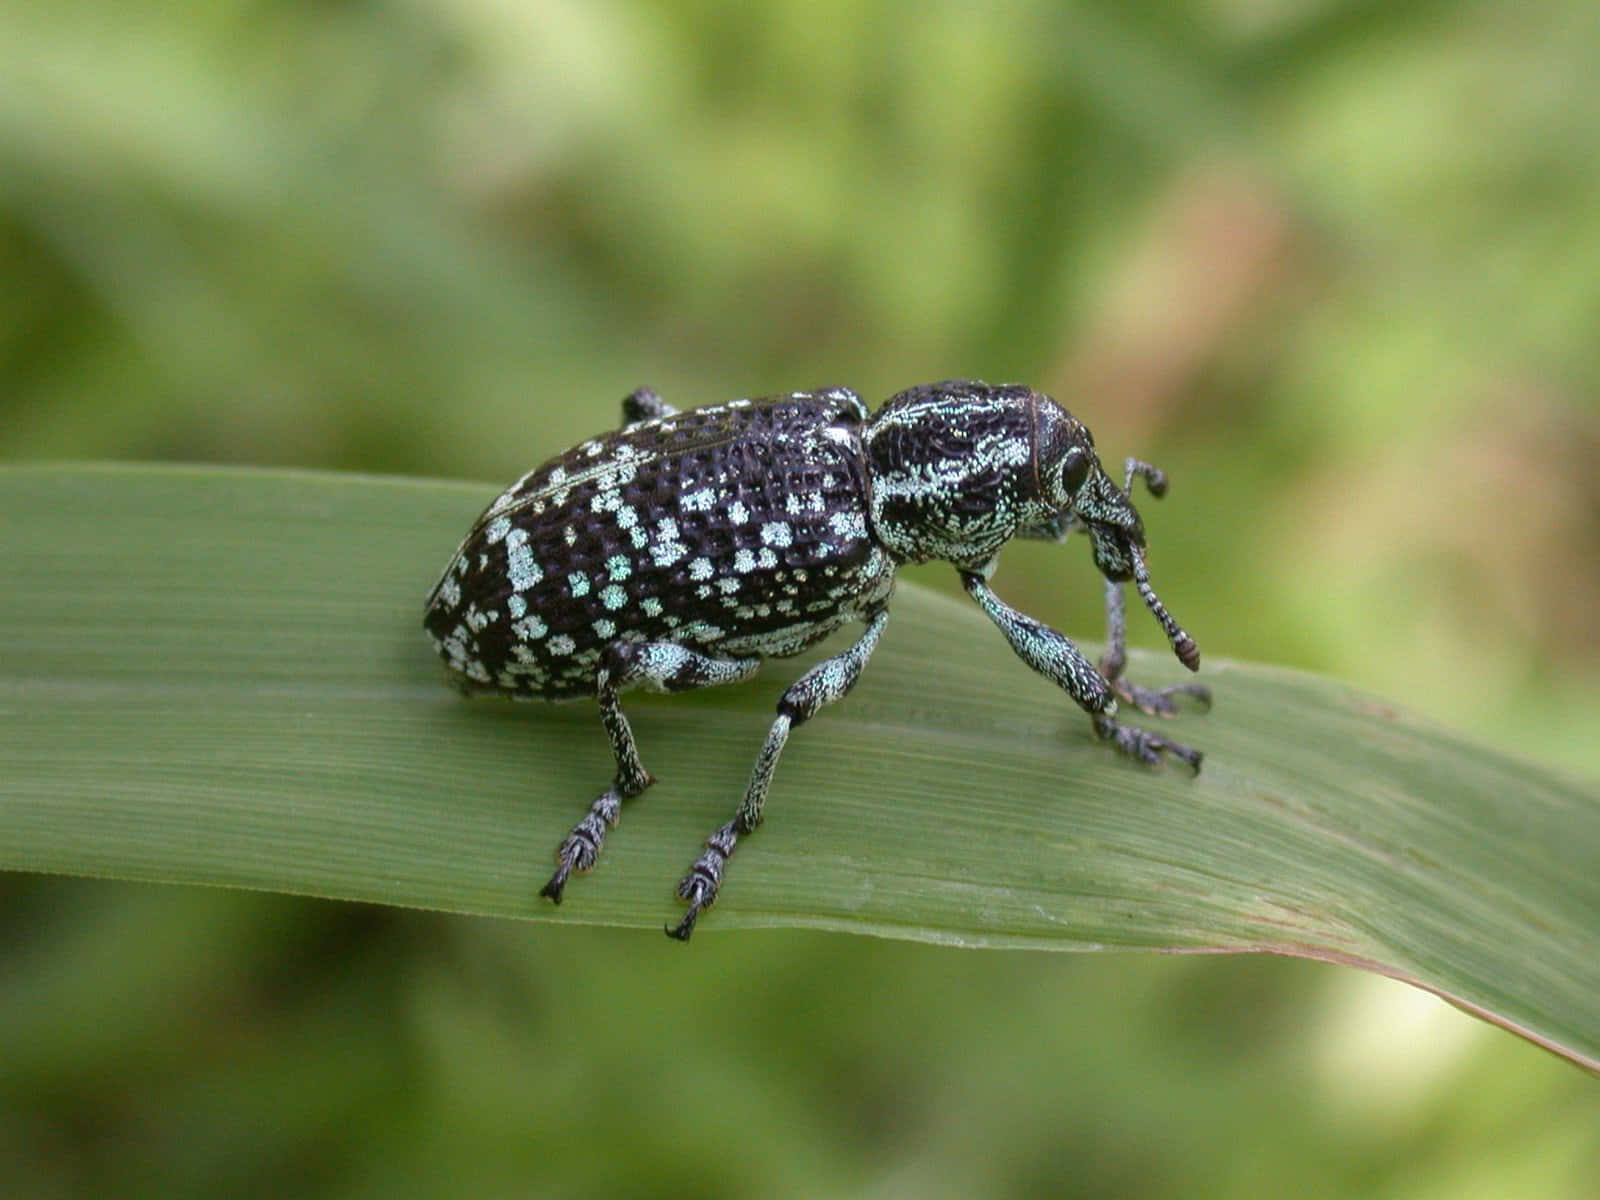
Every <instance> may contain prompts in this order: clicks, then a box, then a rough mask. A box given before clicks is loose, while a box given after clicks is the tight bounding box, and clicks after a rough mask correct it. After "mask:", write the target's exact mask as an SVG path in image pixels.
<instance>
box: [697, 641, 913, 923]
mask: <svg viewBox="0 0 1600 1200" xmlns="http://www.w3.org/2000/svg"><path fill="white" fill-rule="evenodd" d="M888 620H889V614H888V613H887V612H879V613H878V614H877V615H876V616H874V617H873V618H872V620H871V621H870V622H869V623H868V625H867V629H866V632H865V633H863V634H862V635H861V637H860V639H859V640H857V642H856V644H855V645H853V646H851V647H850V648H849V649H848V650H846V651H844V652H843V653H842V654H836V655H834V656H833V657H832V658H828V659H824V660H823V661H822V662H819V663H818V664H817V665H816V666H814V667H812V668H811V669H810V670H809V671H807V672H806V673H805V674H804V675H802V676H800V678H799V679H797V680H795V681H794V683H792V684H790V685H789V688H788V690H787V691H785V692H784V693H783V695H782V696H781V697H780V698H779V700H778V716H777V719H776V720H774V721H773V722H772V728H771V729H770V730H768V732H767V740H766V742H765V743H764V744H763V745H762V747H761V753H760V754H758V755H757V756H756V765H755V768H754V770H752V771H751V772H750V783H749V786H748V787H747V788H746V789H745V793H744V799H743V800H742V801H741V802H740V804H739V811H738V812H736V813H735V814H734V816H733V820H731V821H729V822H728V823H727V824H726V825H723V826H722V827H721V828H719V829H718V830H717V831H716V832H715V833H713V834H712V835H711V836H710V837H708V838H707V839H706V849H705V853H703V854H702V855H700V857H699V858H697V859H695V860H694V863H693V864H692V865H691V866H690V867H689V873H688V874H687V875H685V876H684V877H683V880H682V882H680V883H679V884H678V896H679V898H680V899H682V900H684V901H685V902H686V903H687V904H688V905H689V911H688V912H687V913H685V914H684V916H683V920H681V921H679V922H678V923H677V924H676V925H669V926H668V927H667V934H668V936H670V937H675V938H677V939H678V940H679V941H680V942H686V941H688V940H689V935H690V934H692V933H693V932H694V923H695V921H696V920H697V919H698V918H699V916H700V914H701V913H702V912H703V911H704V910H705V909H707V908H710V907H711V905H712V904H713V903H714V902H715V901H716V898H717V892H718V891H719V890H720V889H721V887H722V872H723V869H724V868H725V867H726V866H727V863H728V859H729V857H730V856H731V855H732V854H733V851H734V847H735V846H737V845H738V842H739V837H740V835H741V834H746V833H749V832H750V831H751V830H753V829H754V828H755V827H756V826H757V825H759V824H761V810H762V807H763V806H764V805H765V804H766V801H767V789H768V788H769V787H770V786H771V785H772V772H773V770H774V769H775V768H776V767H777V765H778V756H779V755H781V754H782V753H783V747H784V744H785V743H786V742H787V741H788V740H789V731H790V730H791V729H792V728H794V727H795V726H796V725H800V724H803V723H805V722H806V721H809V720H810V719H811V718H812V717H813V716H815V715H816V713H817V710H818V709H820V708H821V707H822V706H823V705H825V704H832V703H833V702H834V701H835V700H838V699H840V698H841V697H842V696H843V695H844V694H845V693H846V692H848V691H849V690H850V689H851V688H853V687H855V685H856V680H858V679H860V678H861V671H862V668H864V667H865V666H866V665H867V659H869V658H871V657H872V651H873V650H874V649H875V648H876V647H877V645H878V637H879V635H880V634H882V633H883V627H884V625H885V624H886V623H887V622H888Z"/></svg>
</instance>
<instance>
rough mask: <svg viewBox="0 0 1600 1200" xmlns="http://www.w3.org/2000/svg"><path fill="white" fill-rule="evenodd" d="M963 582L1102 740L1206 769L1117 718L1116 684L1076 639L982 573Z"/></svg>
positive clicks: (1194, 753) (964, 576)
mask: <svg viewBox="0 0 1600 1200" xmlns="http://www.w3.org/2000/svg"><path fill="white" fill-rule="evenodd" d="M961 582H962V584H963V585H964V586H965V587H966V589H967V594H968V595H969V596H971V597H972V598H973V599H974V600H976V601H977V602H978V605H979V607H981V608H982V609H983V611H984V612H985V613H986V614H987V615H988V617H989V619H990V620H991V621H993V622H994V623H995V625H996V626H997V627H998V628H999V630H1000V632H1001V633H1003V634H1005V637H1006V641H1008V642H1010V643H1011V648H1012V649H1013V650H1014V651H1016V653H1017V657H1018V658H1020V659H1022V661H1023V662H1025V663H1027V664H1028V665H1029V666H1030V667H1032V668H1033V669H1034V670H1035V671H1038V672H1039V674H1041V675H1043V676H1045V677H1046V678H1047V679H1051V680H1054V681H1055V683H1056V684H1057V685H1058V686H1059V687H1060V688H1061V689H1062V690H1063V691H1065V692H1066V693H1067V695H1069V696H1071V697H1072V698H1073V699H1074V700H1076V701H1077V702H1078V704H1079V706H1080V707H1082V708H1083V709H1084V711H1086V712H1087V713H1088V714H1089V717H1090V719H1091V720H1092V721H1093V722H1094V731H1095V733H1096V734H1097V735H1098V736H1099V737H1101V738H1103V739H1104V740H1106V741H1109V742H1111V743H1112V744H1113V745H1115V746H1116V747H1117V749H1118V750H1120V751H1122V753H1124V754H1126V755H1128V756H1129V757H1131V758H1137V759H1138V760H1139V761H1140V762H1145V763H1159V762H1160V761H1161V755H1162V753H1163V752H1166V753H1170V754H1172V755H1173V756H1174V757H1176V758H1181V759H1182V760H1183V761H1184V762H1186V763H1188V764H1189V765H1190V766H1191V767H1193V768H1194V769H1195V770H1199V769H1200V759H1201V757H1202V756H1201V754H1200V751H1198V750H1195V749H1193V748H1191V747H1189V746H1185V745H1183V744H1182V743H1179V742H1173V741H1169V740H1167V739H1166V738H1164V737H1161V736H1160V735H1159V734H1154V733H1151V732H1149V731H1148V730H1144V729H1139V728H1137V727H1135V726H1132V725H1123V724H1121V723H1120V722H1118V721H1116V720H1114V719H1113V718H1112V714H1113V713H1115V712H1116V711H1117V701H1116V697H1115V696H1114V695H1113V693H1112V688H1111V685H1110V683H1108V682H1107V681H1106V679H1105V677H1104V676H1103V675H1101V674H1100V672H1099V671H1098V670H1096V669H1095V665H1094V664H1093V663H1091V662H1090V661H1089V660H1088V658H1087V657H1086V656H1085V655H1084V653H1083V651H1082V650H1079V649H1078V647H1077V646H1075V645H1074V644H1073V642H1072V639H1071V638H1069V637H1067V636H1066V635H1065V634H1063V633H1058V632H1057V631H1056V630H1054V629H1051V628H1050V627H1049V626H1048V625H1045V624H1043V623H1042V622H1040V621H1035V620H1034V619H1033V618H1032V617H1030V616H1027V615H1025V614H1023V613H1020V612H1018V611H1017V610H1016V609H1014V608H1012V607H1011V606H1010V605H1009V604H1007V603H1006V602H1005V601H1004V600H1002V599H1000V597H999V596H997V595H996V594H995V591H994V589H993V588H991V587H990V586H989V584H988V582H987V581H986V580H985V579H984V577H983V575H982V574H980V573H979V572H977V571H962V572H961Z"/></svg>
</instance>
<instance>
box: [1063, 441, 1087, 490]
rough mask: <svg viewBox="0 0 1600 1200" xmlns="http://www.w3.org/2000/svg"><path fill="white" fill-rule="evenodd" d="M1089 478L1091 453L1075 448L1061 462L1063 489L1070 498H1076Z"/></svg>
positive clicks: (1080, 447) (1078, 447)
mask: <svg viewBox="0 0 1600 1200" xmlns="http://www.w3.org/2000/svg"><path fill="white" fill-rule="evenodd" d="M1087 478H1089V452H1088V451H1087V450H1085V449H1084V448H1083V447H1082V446H1074V447H1073V448H1072V449H1071V450H1068V451H1067V456H1066V457H1065V458H1063V459H1062V460H1061V488H1062V490H1063V491H1064V492H1066V494H1067V495H1069V496H1076V495H1077V494H1078V489H1079V488H1081V487H1082V486H1083V481H1084V480H1085V479H1087Z"/></svg>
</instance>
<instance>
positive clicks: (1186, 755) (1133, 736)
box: [1092, 716, 1205, 775]
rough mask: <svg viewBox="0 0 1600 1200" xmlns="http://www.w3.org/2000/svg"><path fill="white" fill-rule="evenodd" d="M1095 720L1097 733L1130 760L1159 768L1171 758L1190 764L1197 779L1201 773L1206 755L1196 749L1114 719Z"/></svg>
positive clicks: (1095, 718) (1096, 718)
mask: <svg viewBox="0 0 1600 1200" xmlns="http://www.w3.org/2000/svg"><path fill="white" fill-rule="evenodd" d="M1092 719H1093V721H1094V731H1095V733H1096V734H1097V735H1099V737H1100V738H1101V739H1102V740H1104V741H1108V742H1110V743H1111V744H1112V745H1114V746H1115V747H1116V748H1117V749H1118V750H1120V751H1121V752H1122V753H1123V754H1126V755H1127V756H1128V757H1129V758H1136V759H1138V760H1139V761H1140V762H1142V763H1144V764H1145V765H1146V766H1151V767H1159V766H1160V765H1161V763H1162V756H1163V755H1166V754H1170V755H1171V756H1172V757H1173V758H1177V759H1182V760H1183V761H1184V762H1185V763H1187V764H1188V765H1189V767H1190V768H1191V769H1192V770H1193V771H1194V773H1195V774H1196V775H1198V774H1199V773H1200V764H1201V762H1202V761H1204V759H1205V755H1204V754H1203V753H1201V752H1200V751H1199V750H1196V749H1195V748H1194V747H1193V746H1186V745H1184V744H1183V743H1182V742H1174V741H1170V740H1169V739H1167V738H1164V737H1162V736H1161V735H1160V734H1159V733H1151V732H1150V731H1149V730H1148V729H1140V728H1139V727H1138V726H1137V725H1123V724H1122V723H1120V722H1118V721H1113V720H1112V719H1111V718H1110V717H1103V716H1096V717H1094V718H1092Z"/></svg>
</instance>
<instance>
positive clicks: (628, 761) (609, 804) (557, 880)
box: [539, 642, 761, 904]
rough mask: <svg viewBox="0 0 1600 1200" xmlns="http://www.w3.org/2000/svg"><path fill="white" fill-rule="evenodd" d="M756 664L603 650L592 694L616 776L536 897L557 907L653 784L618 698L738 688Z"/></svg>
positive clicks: (658, 649) (671, 650) (669, 649)
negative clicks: (626, 807) (637, 690)
mask: <svg viewBox="0 0 1600 1200" xmlns="http://www.w3.org/2000/svg"><path fill="white" fill-rule="evenodd" d="M760 665H761V660H760V659H759V658H710V657H708V656H706V655H704V654H697V653H695V652H694V651H693V650H687V649H685V648H684V647H682V646H679V645H677V644H675V643H672V642H649V643H646V644H644V645H642V646H641V645H634V644H632V643H627V642H619V643H617V644H615V645H613V646H611V647H610V648H609V649H608V650H607V651H606V656H605V661H604V665H602V666H601V668H600V670H599V672H598V673H597V675H596V676H595V695H596V698H597V699H598V700H599V701H600V720H601V721H602V722H603V723H604V724H605V727H606V736H607V737H608V738H609V739H610V740H611V753H612V756H613V757H614V758H615V759H616V760H617V774H616V777H615V778H614V779H613V780H612V781H611V786H610V787H608V788H607V789H606V790H605V791H604V792H602V793H601V794H600V798H599V799H598V800H596V801H595V802H594V803H593V804H591V805H590V806H589V811H588V813H587V814H585V816H584V818H583V820H581V821H579V822H578V823H577V824H576V825H574V826H573V827H572V832H571V833H569V834H567V836H566V840H564V841H563V842H562V843H561V845H560V846H559V847H558V848H557V850H556V870H555V874H553V875H551V876H550V882H549V883H547V884H545V885H544V887H542V888H540V889H539V894H540V895H541V896H548V897H549V898H550V899H551V900H554V901H555V902H556V903H557V904H560V903H561V893H562V891H563V889H565V888H566V886H567V879H568V877H569V876H571V874H572V873H573V872H574V871H578V872H582V871H587V870H589V869H590V868H591V867H593V866H594V864H595V862H596V860H597V859H598V858H599V857H600V847H601V846H603V845H604V844H605V840H606V831H607V830H608V829H612V828H615V826H616V824H617V818H618V817H619V816H620V815H621V813H622V802H623V801H624V800H631V799H632V798H633V797H634V796H637V795H638V794H639V793H640V792H642V791H644V790H645V788H647V787H649V786H650V785H651V784H652V783H654V782H655V780H654V779H653V778H652V777H651V775H650V773H649V772H648V771H646V770H645V769H644V764H643V763H642V762H640V761H639V747H638V744H637V743H636V742H635V741H634V739H633V727H632V726H630V725H629V724H628V718H627V716H626V715H625V714H624V713H623V711H622V705H621V704H620V703H619V702H618V700H617V694H618V693H619V692H622V691H625V690H626V689H628V688H629V687H632V686H634V685H635V684H641V683H642V684H644V685H645V686H646V687H649V688H653V689H654V690H656V691H663V692H682V691H687V690H689V689H691V688H702V687H715V686H716V685H717V684H719V683H737V682H738V681H739V680H741V679H748V678H749V677H750V676H751V675H753V674H755V671H756V668H757V667H759V666H760Z"/></svg>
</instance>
